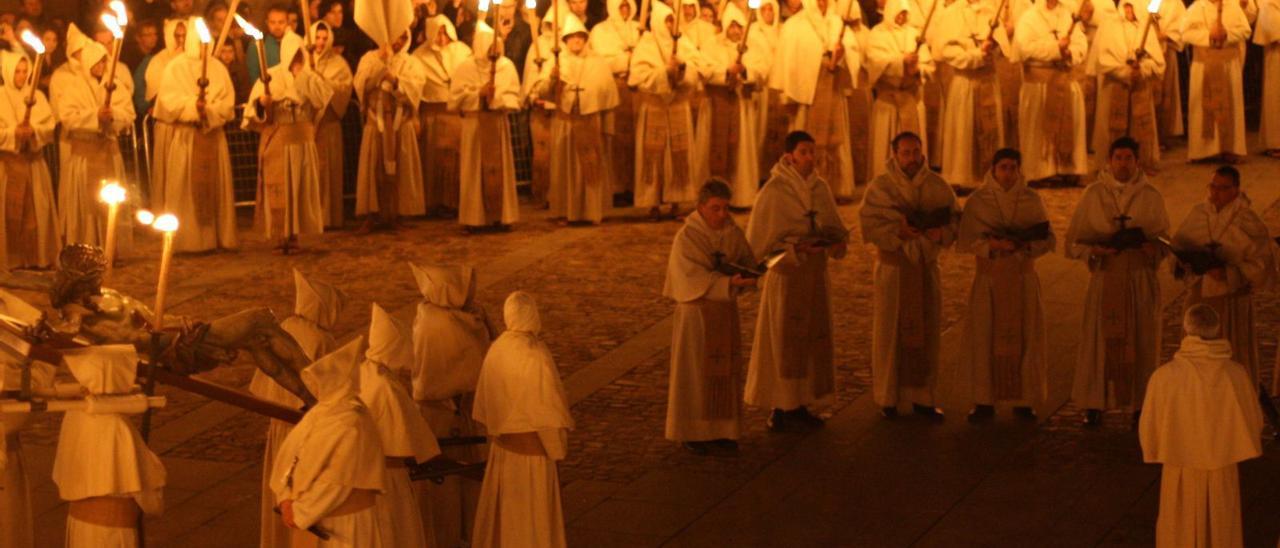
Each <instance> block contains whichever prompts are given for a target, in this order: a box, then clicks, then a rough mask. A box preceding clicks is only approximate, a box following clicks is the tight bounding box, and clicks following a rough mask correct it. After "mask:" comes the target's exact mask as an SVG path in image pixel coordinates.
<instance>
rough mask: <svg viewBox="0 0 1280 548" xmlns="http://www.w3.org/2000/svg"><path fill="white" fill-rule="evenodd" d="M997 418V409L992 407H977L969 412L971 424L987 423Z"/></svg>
mask: <svg viewBox="0 0 1280 548" xmlns="http://www.w3.org/2000/svg"><path fill="white" fill-rule="evenodd" d="M995 416H996V408H995V407H992V406H990V405H975V406H973V409H972V410H970V411H969V422H972V423H975V424H976V423H979V422H987V421H990V420H991V419H993V418H995Z"/></svg>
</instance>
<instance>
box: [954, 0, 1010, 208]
mask: <svg viewBox="0 0 1280 548" xmlns="http://www.w3.org/2000/svg"><path fill="white" fill-rule="evenodd" d="M940 15H945V17H942V18H940V19H939V20H938V25H939V27H938V40H939V42H941V43H942V47H941V48H939V50H938V52H937V55H938V59H939V60H940V61H942V62H943V63H946V64H947V65H948V66H949V67H951V69H952V76H951V82H950V84H949V85H948V87H947V90H946V108H945V114H944V115H943V117H942V123H941V124H940V125H941V127H940V129H941V133H942V135H941V136H940V137H941V139H940V140H941V141H942V149H941V150H935V151H934V155H935V156H936V157H938V158H939V159H940V160H941V164H942V172H941V173H940V174H939V175H942V178H943V179H946V181H947V182H949V183H951V184H953V185H960V186H965V187H978V186H981V185H982V184H983V175H981V174H980V172H982V171H983V170H984V169H985V168H986V167H988V166H989V165H990V164H989V160H990V158H980V157H976V156H975V152H976V149H980V148H982V147H981V146H980V145H981V144H980V143H979V142H978V138H979V137H978V135H977V134H975V129H974V125H975V124H976V123H977V121H978V117H979V116H982V115H983V114H982V113H980V112H979V111H978V104H977V103H978V101H979V100H981V97H980V94H981V93H982V92H983V89H982V87H981V86H982V85H983V83H984V82H983V81H984V80H986V81H990V82H991V83H992V85H991V87H990V88H988V89H989V93H992V94H994V99H995V108H994V110H993V114H994V116H995V118H994V121H995V126H996V127H995V132H994V137H996V139H997V140H996V142H995V143H991V144H989V145H987V147H988V148H990V149H991V150H992V151H994V150H996V149H998V148H999V147H1000V146H1001V145H1002V144H1003V143H1004V142H1005V126H1004V118H1003V112H1004V103H1005V101H1008V100H1016V98H1012V97H1011V98H1006V97H1003V96H1001V94H1000V82H999V80H998V78H997V75H996V73H995V70H996V69H995V61H996V59H998V58H999V57H1000V56H1002V55H1005V54H1007V53H1008V51H1009V40H1008V35H1007V34H1006V33H1005V30H1004V27H997V28H996V29H995V30H994V31H990V32H991V37H992V39H993V40H994V41H995V42H996V44H997V49H998V51H997V52H995V53H993V54H992V56H991V57H985V56H983V54H982V49H981V47H980V44H981V42H982V41H983V40H985V39H986V37H987V33H988V31H989V29H990V28H991V27H990V26H989V25H990V21H991V18H992V16H994V15H995V6H993V5H991V4H990V3H987V2H985V1H981V0H980V1H978V2H970V1H968V0H961V1H960V2H958V3H956V4H952V6H951V8H950V9H948V10H947V11H946V12H944V13H943V14H940Z"/></svg>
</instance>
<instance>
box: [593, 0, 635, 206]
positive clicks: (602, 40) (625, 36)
mask: <svg viewBox="0 0 1280 548" xmlns="http://www.w3.org/2000/svg"><path fill="white" fill-rule="evenodd" d="M619 4H620V1H619V0H610V1H609V2H608V8H609V9H608V11H609V18H608V19H605V20H604V21H601V22H599V23H597V24H596V26H594V27H591V37H590V39H589V40H588V42H587V47H589V48H591V52H592V53H594V54H596V55H599V56H601V57H604V58H605V59H606V60H608V62H609V70H611V71H613V74H614V78H615V79H617V80H615V81H618V80H620V81H621V83H622V84H623V86H625V85H626V82H627V77H628V76H629V74H628V73H629V72H630V70H631V53H632V52H633V51H635V48H636V44H638V43H639V42H640V33H641V31H640V24H639V23H638V22H637V21H635V20H634V15H635V14H636V12H637V11H638V10H639V8H638V7H637V6H638V5H639V4H638V2H636V1H635V0H628V4H630V6H631V13H632V15H633V20H625V19H623V18H622V16H621V15H620V14H619V13H618V5H619ZM619 94H620V97H619V101H620V102H619V106H620V108H621V109H624V110H625V111H626V112H627V113H628V114H626V116H628V117H629V120H630V121H629V122H627V124H629V125H626V126H625V127H620V124H619V118H618V117H619V116H620V114H619V113H618V110H616V109H615V110H610V111H609V112H606V113H605V115H604V128H605V129H604V132H605V143H604V146H605V151H606V154H608V157H609V158H622V159H623V160H622V161H621V162H615V163H618V164H622V163H625V164H624V165H615V166H614V169H613V185H614V186H613V190H612V192H614V193H618V192H627V191H630V190H631V188H632V187H633V186H634V185H635V166H634V158H635V127H634V126H635V112H636V109H637V107H638V105H637V104H636V103H637V101H636V100H635V97H634V96H633V95H632V94H630V93H627V94H625V95H623V94H621V89H619ZM628 129H629V130H631V131H630V133H628V134H627V135H620V133H621V132H622V131H624V130H628ZM627 158H630V161H628V160H627Z"/></svg>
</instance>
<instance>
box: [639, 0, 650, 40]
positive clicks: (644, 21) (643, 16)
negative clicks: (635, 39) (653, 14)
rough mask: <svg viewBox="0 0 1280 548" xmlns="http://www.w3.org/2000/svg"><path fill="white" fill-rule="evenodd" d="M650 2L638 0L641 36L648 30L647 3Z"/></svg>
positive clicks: (648, 0)
mask: <svg viewBox="0 0 1280 548" xmlns="http://www.w3.org/2000/svg"><path fill="white" fill-rule="evenodd" d="M650 2H652V0H640V32H641V33H642V34H643V33H644V31H646V30H652V29H650V28H649V3H650Z"/></svg>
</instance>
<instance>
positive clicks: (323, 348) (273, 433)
mask: <svg viewBox="0 0 1280 548" xmlns="http://www.w3.org/2000/svg"><path fill="white" fill-rule="evenodd" d="M293 286H294V292H295V293H296V295H295V297H294V307H293V315H292V316H289V317H288V318H285V319H284V321H282V322H280V328H281V329H283V330H285V332H286V333H288V334H289V335H290V336H292V337H293V340H294V341H297V343H298V346H299V347H301V348H302V352H303V353H304V354H306V356H307V358H308V359H310V360H312V361H315V360H318V359H320V358H321V357H322V356H324V355H326V354H328V353H329V352H331V351H333V349H334V348H336V347H337V346H338V343H337V339H336V338H335V337H334V334H333V326H334V324H336V323H337V322H338V318H339V316H341V315H342V309H343V308H344V307H345V306H346V302H347V295H346V294H345V293H343V292H342V290H340V289H338V288H336V287H334V286H332V285H329V284H327V283H324V282H320V281H316V280H308V279H307V278H306V277H305V276H303V275H302V273H301V272H298V271H297V270H294V271H293ZM249 392H250V393H252V394H253V395H254V396H257V397H259V398H261V399H264V400H267V401H269V402H273V403H276V404H278V405H283V406H285V407H290V408H293V409H298V408H301V407H302V404H303V402H302V400H301V399H299V398H298V397H297V396H295V395H293V393H292V392H289V391H288V390H286V389H285V388H284V387H282V386H280V385H279V384H278V383H276V382H275V381H274V380H272V379H271V377H269V376H267V375H266V374H265V373H263V372H262V371H260V370H255V371H254V373H253V380H251V381H250V382H249ZM291 430H293V425H292V424H289V423H287V422H284V421H282V420H276V419H271V420H270V421H269V422H268V424H267V444H266V449H265V451H264V452H263V457H262V472H263V473H262V499H261V506H262V508H261V510H262V513H261V527H262V528H261V532H260V536H259V545H260V546H262V547H264V548H284V547H287V546H289V545H290V543H291V542H292V540H291V539H292V537H293V536H294V535H296V534H298V533H297V532H296V531H293V530H291V529H289V528H288V527H286V526H285V525H284V524H283V523H282V522H281V521H280V520H279V519H278V518H277V517H276V515H275V512H274V510H272V509H273V508H275V506H276V500H275V497H274V495H273V492H272V490H271V479H272V477H271V471H272V469H273V467H274V463H275V459H276V452H277V451H278V450H279V448H280V446H281V444H283V443H284V439H285V437H287V436H288V435H289V432H290V431H291Z"/></svg>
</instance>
